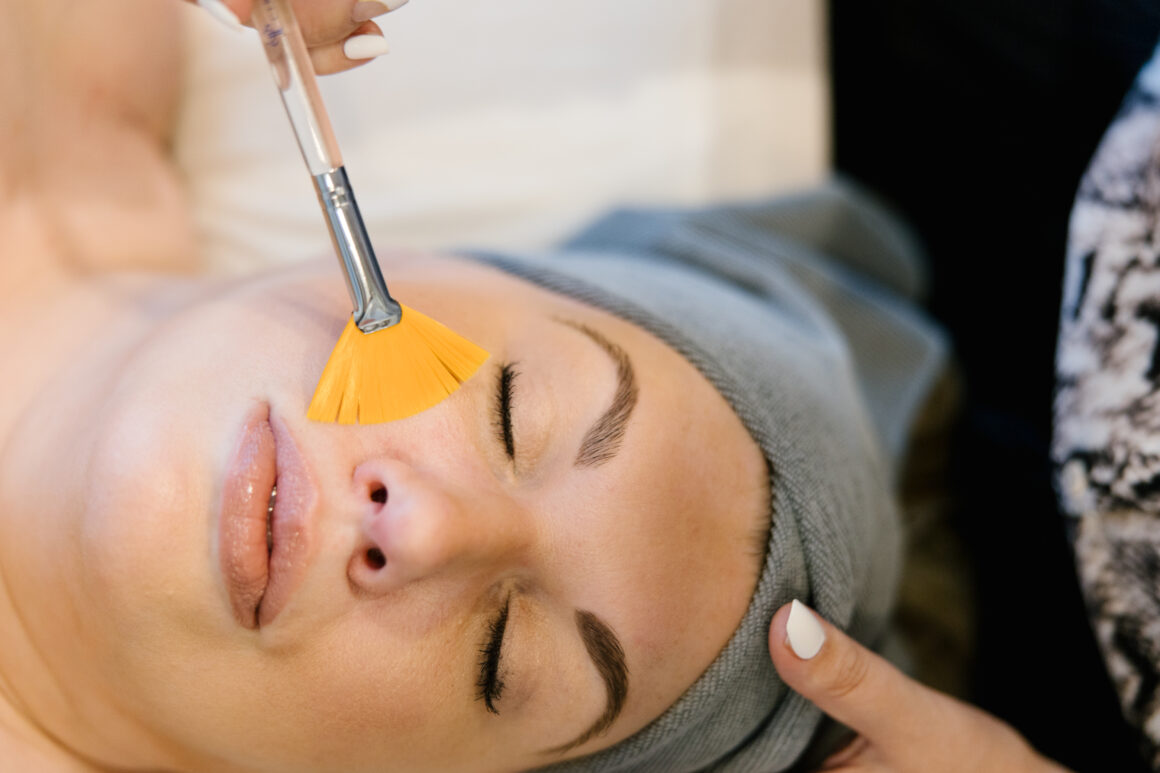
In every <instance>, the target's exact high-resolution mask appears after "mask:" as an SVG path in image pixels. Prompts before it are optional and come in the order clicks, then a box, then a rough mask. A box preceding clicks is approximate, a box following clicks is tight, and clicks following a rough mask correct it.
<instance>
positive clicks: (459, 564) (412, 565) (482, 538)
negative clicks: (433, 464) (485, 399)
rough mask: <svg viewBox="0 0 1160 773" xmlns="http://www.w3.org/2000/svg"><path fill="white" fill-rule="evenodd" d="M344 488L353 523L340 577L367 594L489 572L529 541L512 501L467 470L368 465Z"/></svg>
mask: <svg viewBox="0 0 1160 773" xmlns="http://www.w3.org/2000/svg"><path fill="white" fill-rule="evenodd" d="M459 472H461V473H463V474H457V473H459ZM352 483H353V486H354V495H355V500H356V502H358V507H359V510H360V515H361V520H360V529H359V540H358V542H357V544H356V545H355V547H354V549H353V551H352V554H351V556H350V561H349V564H348V566H347V576H348V577H349V579H350V581H351V583H352V584H353V585H355V586H356V587H357V588H359V589H360V590H361V591H363V592H364V593H367V594H370V595H374V596H378V595H383V594H386V593H389V592H391V591H393V590H395V589H397V588H400V587H402V586H404V585H406V584H408V583H411V582H415V581H418V580H423V579H428V578H431V577H435V576H439V575H447V574H451V573H456V572H471V571H481V570H487V569H489V568H490V569H497V568H498V567H500V566H502V565H504V564H505V563H510V562H512V561H514V560H516V559H517V557H518V556H519V555H520V553H521V552H522V551H525V550H527V548H528V546H529V545H530V544H531V541H532V539H531V538H532V536H533V535H532V533H531V530H530V528H529V527H530V525H531V522H530V520H529V519H528V518H527V516H526V513H525V512H524V511H523V510H522V509H521V508H520V507H519V506H518V504H517V502H516V501H515V500H514V499H513V498H512V497H511V496H509V495H507V494H506V493H505V492H503V491H501V490H500V489H499V487H498V486H496V485H487V484H486V483H485V482H483V481H479V480H477V481H475V482H474V483H473V482H472V476H471V474H470V471H469V470H461V471H457V470H455V469H438V470H435V469H429V468H424V469H420V468H419V467H417V466H414V465H412V464H411V463H409V462H407V461H403V460H396V459H375V460H372V461H367V462H364V463H363V464H361V465H359V466H358V467H357V468H356V469H355V472H354V475H353V478H352Z"/></svg>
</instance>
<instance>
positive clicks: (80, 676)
mask: <svg viewBox="0 0 1160 773" xmlns="http://www.w3.org/2000/svg"><path fill="white" fill-rule="evenodd" d="M90 5H91V6H94V7H93V8H90V7H89V6H90ZM96 5H97V4H83V5H82V6H81V7H78V8H77V9H75V10H74V11H73V12H71V13H70V14H69V15H66V16H63V17H62V16H61V15H60V14H59V13H56V12H54V11H53V10H52V9H49V8H46V7H43V4H30V3H23V2H20V0H0V44H3V45H0V57H11V59H10V60H9V59H8V58H5V60H4V61H3V62H0V65H3V66H0V99H3V103H4V104H8V105H20V106H21V107H22V110H20V111H18V112H19V115H20V116H22V120H20V121H18V122H9V123H5V124H3V127H2V130H3V131H4V132H5V134H4V136H3V137H0V148H2V149H3V150H2V151H0V153H3V156H2V157H0V192H2V198H0V232H3V233H5V234H6V236H5V239H4V240H3V242H2V244H0V372H3V373H5V374H6V377H5V381H4V382H3V391H2V394H3V397H4V399H3V400H0V759H3V760H5V761H6V763H9V762H10V763H12V764H16V765H17V767H18V769H32V770H46V771H51V770H92V769H104V768H118V769H166V770H190V771H194V770H206V771H211V770H212V771H249V770H269V771H299V770H304V771H305V770H342V771H359V770H441V771H442V770H450V771H454V770H513V769H520V768H525V767H530V766H534V765H540V764H544V763H547V762H551V761H554V760H557V759H562V758H564V757H571V756H578V755H581V754H585V753H589V752H591V751H594V750H597V749H600V748H603V747H606V746H608V745H611V744H613V743H615V742H616V741H618V740H620V739H622V738H624V737H627V736H628V735H630V734H631V733H633V732H634V731H635V730H637V729H639V728H640V727H642V726H644V725H645V724H646V723H647V722H648V721H650V720H651V719H652V718H654V717H655V716H657V715H658V714H659V713H661V712H662V711H663V710H664V708H665V707H667V706H668V705H670V704H671V703H672V702H673V701H674V700H676V698H677V697H679V695H680V694H681V692H682V691H683V690H684V689H685V688H687V687H688V685H689V684H691V683H692V682H693V680H694V679H695V678H696V677H697V675H698V674H699V673H700V672H701V671H702V670H703V669H704V668H705V667H706V666H707V665H708V664H709V663H710V662H711V661H712V659H713V657H714V656H715V655H716V653H717V652H718V651H719V650H720V649H721V647H722V646H723V645H724V643H725V642H726V640H727V639H728V637H729V635H730V634H731V633H732V631H733V629H734V628H735V626H736V624H737V622H738V621H739V620H740V617H741V615H742V614H743V612H744V610H745V607H746V605H747V603H748V599H749V597H750V595H751V593H752V589H753V586H754V583H755V580H756V576H757V565H758V560H757V557H756V556H755V555H754V549H753V544H754V539H753V535H754V531H755V526H756V524H757V523H759V522H760V521H762V520H763V519H764V518H765V517H766V516H765V513H766V512H767V508H768V496H769V493H768V491H767V489H766V480H767V476H766V473H765V467H764V462H763V460H762V458H761V455H760V452H759V450H758V449H757V447H756V445H755V444H754V443H753V441H752V440H751V439H750V438H749V437H748V435H747V434H746V433H745V431H744V429H743V427H742V426H741V424H740V421H739V420H738V419H737V418H736V416H735V415H734V414H733V413H732V411H731V410H730V409H729V407H728V405H727V404H726V403H725V401H724V400H723V399H722V398H721V397H720V396H719V395H718V394H717V393H716V391H715V390H714V389H713V388H712V386H711V385H710V384H709V383H708V382H707V381H705V379H704V378H703V377H701V376H700V375H699V374H698V373H697V372H696V371H695V370H694V369H693V368H692V367H691V366H690V365H689V364H688V363H687V362H685V361H684V360H683V359H682V358H681V357H680V356H678V355H677V354H676V353H674V352H673V351H671V350H670V349H668V348H667V347H666V346H664V345H663V344H661V343H660V342H659V341H658V340H656V339H655V338H653V337H652V336H650V335H648V334H647V333H645V332H644V331H642V330H640V329H638V328H636V327H634V326H632V325H630V324H628V323H626V322H623V321H622V320H619V319H617V318H615V317H612V316H610V315H607V314H604V313H602V312H600V311H597V310H595V309H593V308H589V307H586V306H584V305H582V304H580V303H577V302H574V301H571V300H569V299H565V298H562V297H559V296H555V295H553V294H550V293H548V292H546V291H543V290H540V289H537V288H534V287H532V286H530V285H527V284H524V283H522V282H519V281H517V280H515V279H512V278H510V277H507V276H505V275H503V274H500V273H497V272H494V271H491V270H489V269H486V268H484V267H481V266H476V265H472V264H468V263H463V262H461V261H455V260H453V259H447V258H438V257H435V256H427V255H412V254H404V253H390V252H386V253H384V254H382V255H381V258H382V259H383V262H384V266H385V267H386V270H387V273H388V276H391V277H392V289H393V290H394V291H395V292H396V293H397V294H398V295H399V296H400V297H401V298H404V299H405V300H406V301H407V302H408V303H409V304H410V305H412V306H414V307H415V308H417V309H419V310H421V311H423V312H425V313H428V314H430V315H431V316H433V317H435V318H436V319H439V320H441V321H443V322H444V323H446V324H448V325H449V326H450V327H452V328H453V329H455V330H457V331H458V332H460V333H461V334H463V335H466V336H467V337H469V338H471V339H472V340H474V341H475V342H476V343H478V344H480V345H481V346H483V347H485V348H487V349H488V350H489V351H490V352H491V353H492V360H491V361H489V363H488V364H486V365H485V366H484V369H483V370H482V371H481V373H480V374H479V375H478V376H477V377H475V378H473V379H472V380H470V381H469V382H468V383H467V384H465V385H464V386H463V387H462V388H461V389H459V390H458V391H457V392H456V393H455V394H453V395H452V396H451V397H450V398H448V399H447V400H445V401H444V402H442V403H440V404H439V405H438V406H437V407H435V408H433V409H431V410H430V411H427V412H425V413H423V414H420V415H418V416H416V417H412V418H410V419H406V420H403V421H399V422H395V423H391V424H386V425H376V426H368V427H340V426H335V425H327V424H315V423H311V422H308V421H307V420H306V419H305V418H304V413H305V407H306V404H307V402H308V401H309V398H310V395H311V393H312V390H313V386H314V382H315V380H316V378H317V375H318V373H319V372H320V370H321V368H322V365H323V363H324V362H325V359H326V357H327V355H328V354H329V352H330V349H331V347H332V346H333V344H334V341H335V340H336V339H337V335H338V332H339V330H340V329H341V327H342V325H343V323H344V322H345V318H346V315H347V313H348V305H347V304H348V301H347V299H346V294H345V290H344V287H343V285H342V280H341V278H340V276H339V275H338V272H337V271H336V270H335V268H334V265H333V259H332V258H327V259H326V260H324V261H322V262H320V263H319V264H317V265H307V266H303V267H301V268H300V269H296V270H293V271H283V272H279V273H275V274H270V275H265V276H260V277H254V278H249V279H247V280H243V281H231V282H223V281H215V280H212V279H207V278H203V277H199V276H198V275H197V271H196V263H197V254H196V246H195V242H194V240H193V238H192V235H191V233H192V232H191V228H190V226H189V222H188V215H187V213H186V210H185V207H184V202H183V197H182V191H181V184H180V180H179V179H178V178H177V177H176V175H175V174H174V172H173V169H172V167H171V166H170V164H169V161H168V158H167V138H168V129H169V126H170V124H171V120H172V115H173V109H174V106H175V105H176V95H175V93H174V89H175V84H176V83H177V82H178V78H177V75H178V66H177V62H178V52H179V50H180V32H179V30H178V29H177V28H176V26H175V18H174V16H173V13H172V9H173V8H175V7H176V6H175V5H167V4H162V3H157V2H156V0H136V1H134V0H107V2H103V3H102V4H100V8H99V9H97V8H95V6H96ZM141 28H146V29H149V30H150V35H149V36H147V38H145V39H144V40H143V39H142V38H141V36H139V35H138V34H137V33H136V32H134V30H139V29H141ZM16 30H19V33H17V32H16ZM13 72H19V77H13V76H12V75H11V74H12V73H13ZM560 320H567V321H568V322H569V323H577V324H581V325H584V326H587V327H588V328H590V329H591V330H593V331H597V332H598V333H599V334H600V335H601V336H603V337H605V338H606V339H607V340H609V341H611V342H613V343H614V344H615V345H616V346H617V347H620V348H621V349H622V350H623V351H624V353H625V354H626V355H627V357H628V358H629V360H630V361H631V363H632V366H633V369H634V371H635V374H636V380H637V384H638V389H639V399H638V401H637V404H636V407H635V410H634V412H633V414H632V417H631V419H630V422H629V425H628V427H627V429H626V432H625V435H624V439H623V443H622V445H621V447H620V449H619V452H618V453H617V454H616V456H615V458H613V459H611V460H609V461H607V462H605V463H603V464H600V465H597V466H587V467H578V466H577V465H575V464H574V459H575V456H576V452H577V449H578V448H579V446H580V444H581V441H582V439H583V437H584V435H585V433H586V431H587V428H588V427H589V426H590V425H591V424H592V423H593V421H594V420H595V419H596V418H598V417H599V416H600V415H601V414H602V413H603V412H604V411H605V410H606V409H607V407H608V403H609V401H610V399H611V396H612V394H613V392H614V391H615V387H616V373H617V369H616V366H615V365H614V363H613V360H612V359H611V358H609V356H608V354H607V353H606V352H605V351H604V349H602V348H601V347H600V346H598V345H597V344H596V343H594V342H593V340H592V339H591V338H590V337H589V336H587V335H585V334H583V333H581V332H579V331H578V330H577V328H576V327H575V325H574V324H560ZM503 363H515V366H516V368H517V370H518V372H519V376H518V382H517V390H516V392H515V396H514V398H513V402H512V417H513V418H512V424H513V434H514V439H515V446H516V454H515V459H514V460H513V459H511V458H509V457H508V456H507V454H506V452H505V450H504V447H503V442H502V439H501V438H499V437H498V436H497V431H496V425H495V419H494V416H495V400H496V397H495V385H496V375H497V372H498V368H499V367H500V365H501V364H503ZM265 406H268V410H269V412H270V415H271V416H272V417H274V418H275V419H276V420H277V421H279V422H281V423H282V424H283V425H284V426H285V427H286V430H287V432H288V433H289V434H290V435H291V436H292V437H293V438H294V442H295V444H296V445H297V446H298V448H299V449H300V450H301V452H302V455H303V457H304V459H305V466H306V469H307V477H309V479H310V480H311V482H312V486H313V489H314V491H315V492H316V498H315V500H314V501H315V506H314V507H313V508H312V510H311V526H310V530H311V540H310V548H309V550H308V551H306V553H305V554H304V555H305V561H306V570H305V576H304V581H303V583H302V585H301V586H300V587H299V588H298V590H297V591H296V593H295V594H294V595H293V596H292V597H291V599H290V601H289V603H288V604H287V605H286V607H285V608H284V609H283V611H282V612H281V614H279V615H278V616H277V618H276V619H274V620H273V621H272V622H270V623H269V624H268V625H263V626H261V627H260V628H258V629H253V628H250V627H247V626H245V625H242V624H241V623H240V622H239V621H238V620H237V619H236V618H235V615H234V613H233V611H232V608H231V604H230V600H229V597H228V594H227V591H226V582H225V579H224V576H223V572H222V568H221V565H220V560H219V556H218V541H217V535H218V533H219V531H220V528H221V524H220V521H219V511H220V504H221V496H222V490H223V486H224V482H225V480H226V476H227V467H228V465H229V462H230V460H231V459H232V458H233V455H234V454H235V452H236V449H237V447H238V443H239V438H240V433H241V431H242V428H243V426H244V425H245V424H246V422H247V420H248V419H249V418H250V417H251V416H252V415H253V413H254V411H255V410H259V411H262V410H266V408H265ZM708 449H711V450H712V452H711V453H710V452H708ZM379 488H386V489H387V490H388V491H389V498H388V500H387V501H386V502H385V503H383V502H381V501H377V500H376V497H375V496H374V492H375V491H377V490H378V489H379ZM376 547H377V548H380V549H382V551H383V552H384V553H385V554H386V555H387V556H388V564H387V568H386V569H385V570H383V571H378V572H376V571H373V570H372V569H370V568H368V566H367V564H366V561H365V558H366V556H367V551H368V550H369V549H371V548H376ZM506 599H510V600H511V605H510V613H509V616H508V620H507V628H506V631H505V635H504V645H503V655H502V658H501V661H500V668H499V673H500V676H501V677H502V679H503V681H504V683H505V689H504V693H503V695H502V697H501V698H500V699H498V700H497V701H496V708H497V709H498V711H499V713H498V715H497V714H494V713H492V712H489V711H488V710H487V707H486V706H485V705H484V702H483V701H481V700H479V699H478V689H477V686H476V681H477V678H478V663H479V659H480V656H479V650H480V649H481V648H482V647H483V646H484V645H485V643H486V642H487V639H488V626H489V623H490V622H491V621H492V620H494V618H495V616H496V614H497V611H498V609H499V607H500V606H501V605H502V604H503V603H504V601H505V600H506ZM577 610H583V611H587V612H590V613H592V614H595V615H597V616H598V617H599V618H600V620H602V621H603V623H604V624H606V625H607V626H608V627H610V628H611V629H613V630H614V631H615V632H616V634H617V636H618V637H619V640H620V643H621V644H622V646H623V650H624V654H625V659H626V662H627V667H628V672H629V678H630V685H629V691H628V697H627V701H626V702H625V705H624V708H623V711H622V712H621V713H620V715H619V717H618V718H617V719H616V720H615V721H614V722H613V723H612V724H611V726H610V727H608V728H607V729H606V730H605V731H604V732H602V733H599V734H597V735H596V736H595V737H593V738H591V739H590V740H588V741H586V742H585V743H583V744H580V745H577V746H574V747H572V748H570V749H569V750H568V751H566V752H564V753H560V752H553V751H551V750H552V749H553V748H555V747H559V746H561V745H567V744H568V743H569V742H570V741H572V740H574V739H575V737H576V736H577V735H578V734H580V733H582V731H584V730H585V728H587V727H589V726H590V725H591V724H592V723H593V721H595V720H596V719H597V718H598V717H600V716H601V714H602V712H603V711H604V709H605V701H606V698H605V686H604V681H603V680H602V678H601V676H600V674H599V672H598V671H597V669H596V667H595V666H594V665H593V663H592V661H591V660H590V659H589V657H588V655H587V651H586V647H585V645H584V643H583V642H582V640H581V638H580V636H579V634H578V632H577V627H576V622H575V620H576V615H575V613H576V611H577ZM690 610H697V614H696V617H695V618H694V617H693V616H691V615H690V612H689V611H690Z"/></svg>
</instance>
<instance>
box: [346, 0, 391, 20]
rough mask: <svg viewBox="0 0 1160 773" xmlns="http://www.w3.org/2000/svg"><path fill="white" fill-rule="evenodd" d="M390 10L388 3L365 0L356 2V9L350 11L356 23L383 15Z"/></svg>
mask: <svg viewBox="0 0 1160 773" xmlns="http://www.w3.org/2000/svg"><path fill="white" fill-rule="evenodd" d="M390 10H391V9H390V8H388V7H387V4H386V3H380V2H378V0H364V2H361V3H355V4H354V9H353V10H351V12H350V18H351V20H352V21H353V22H354V23H355V24H361V23H363V22H364V21H370V20H371V19H373V18H375V17H376V16H382V15H383V14H384V13H387V12H388V11H390Z"/></svg>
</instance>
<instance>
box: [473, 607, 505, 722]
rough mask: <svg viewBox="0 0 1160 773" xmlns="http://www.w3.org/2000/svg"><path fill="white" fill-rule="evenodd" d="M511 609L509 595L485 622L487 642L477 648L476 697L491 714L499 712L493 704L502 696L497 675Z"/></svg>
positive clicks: (501, 687) (500, 680)
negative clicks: (494, 613) (477, 674)
mask: <svg viewBox="0 0 1160 773" xmlns="http://www.w3.org/2000/svg"><path fill="white" fill-rule="evenodd" d="M509 609H511V596H508V598H507V600H506V601H504V604H503V607H501V608H500V610H499V612H498V613H497V614H496V616H495V617H494V618H492V620H491V622H489V623H488V624H487V643H486V644H485V645H484V646H483V648H482V649H480V650H479V677H478V678H477V679H476V682H475V687H476V698H477V699H478V700H481V701H483V705H484V706H486V707H487V710H488V711H490V712H491V713H492V714H496V715H498V714H499V710H498V709H496V707H495V704H496V703H497V702H498V701H499V699H500V698H501V697H502V696H503V686H504V685H503V679H500V677H499V659H500V655H501V654H502V648H503V634H504V630H505V629H506V628H507V619H508V610H509Z"/></svg>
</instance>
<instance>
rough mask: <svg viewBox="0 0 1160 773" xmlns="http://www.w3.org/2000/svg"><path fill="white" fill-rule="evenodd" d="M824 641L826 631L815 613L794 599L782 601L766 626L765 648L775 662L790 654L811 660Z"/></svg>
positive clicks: (796, 657) (795, 657)
mask: <svg viewBox="0 0 1160 773" xmlns="http://www.w3.org/2000/svg"><path fill="white" fill-rule="evenodd" d="M825 642H826V632H825V628H824V626H823V625H822V622H821V618H820V617H819V616H818V613H817V612H815V611H813V610H812V609H811V608H810V607H808V606H806V605H805V604H803V603H802V602H801V601H798V600H797V599H794V600H793V601H791V602H789V603H788V604H783V605H782V606H781V607H780V608H779V609H778V610H777V612H775V613H774V615H773V620H772V621H771V622H770V626H769V651H770V655H771V656H772V657H773V659H774V661H775V662H778V661H779V660H781V659H783V658H785V657H787V656H788V657H792V659H793V660H795V661H809V660H812V659H813V658H814V657H815V656H816V655H817V654H818V653H819V652H820V651H821V649H822V645H824V644H825Z"/></svg>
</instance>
